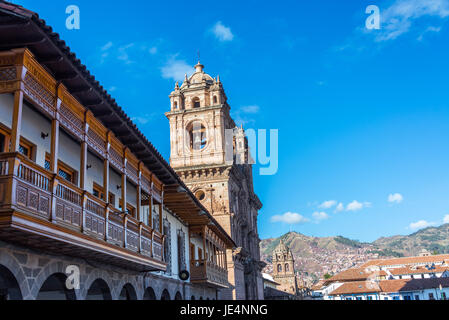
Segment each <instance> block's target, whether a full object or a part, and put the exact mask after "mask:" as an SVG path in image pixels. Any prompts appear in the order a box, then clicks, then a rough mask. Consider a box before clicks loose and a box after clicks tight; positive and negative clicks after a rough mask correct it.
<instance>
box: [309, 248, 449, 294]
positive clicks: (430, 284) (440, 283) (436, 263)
mask: <svg viewBox="0 0 449 320" xmlns="http://www.w3.org/2000/svg"><path fill="white" fill-rule="evenodd" d="M312 296H313V297H314V298H318V299H324V300H447V299H448V297H449V255H435V256H431V255H427V254H425V255H420V256H418V257H405V258H395V259H378V260H372V261H369V262H367V263H365V264H364V265H362V266H361V267H358V268H352V269H348V270H345V271H343V272H340V273H339V274H337V275H335V276H333V277H332V278H330V279H327V280H323V281H320V282H319V283H318V284H316V285H315V286H314V287H313V294H312Z"/></svg>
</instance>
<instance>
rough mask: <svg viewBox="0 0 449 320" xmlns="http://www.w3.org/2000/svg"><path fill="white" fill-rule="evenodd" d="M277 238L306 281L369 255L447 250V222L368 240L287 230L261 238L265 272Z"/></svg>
mask: <svg viewBox="0 0 449 320" xmlns="http://www.w3.org/2000/svg"><path fill="white" fill-rule="evenodd" d="M281 238H282V240H283V241H284V242H285V243H286V244H287V246H289V247H290V250H291V251H292V253H293V256H294V258H295V268H296V270H297V271H298V272H299V273H300V275H301V278H302V279H303V280H305V281H306V282H314V281H316V280H317V279H319V278H322V277H323V276H324V275H325V274H326V273H329V274H335V273H338V272H340V271H343V270H346V269H348V268H351V267H354V266H357V265H361V264H363V263H365V262H366V261H368V260H372V259H378V258H391V257H402V256H414V255H418V254H419V253H420V252H421V251H422V250H423V249H425V250H427V251H429V252H431V253H440V254H441V253H449V224H445V225H442V226H440V227H430V228H426V229H422V230H420V231H418V232H415V233H413V234H410V235H406V236H393V237H384V238H380V239H378V240H376V241H374V242H372V243H362V242H359V241H357V240H351V239H347V238H344V237H342V236H337V237H324V238H320V237H309V236H305V235H303V234H301V233H297V232H289V233H287V234H285V235H283V236H282V237H279V238H272V239H265V240H262V241H261V243H260V251H261V257H262V260H264V261H265V262H267V267H266V268H265V272H267V273H271V272H272V268H273V267H272V265H271V259H272V258H271V256H272V253H273V250H274V248H276V246H277V245H278V244H279V241H280V239H281Z"/></svg>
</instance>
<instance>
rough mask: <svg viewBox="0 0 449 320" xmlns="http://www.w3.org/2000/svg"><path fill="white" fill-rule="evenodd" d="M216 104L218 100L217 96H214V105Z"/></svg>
mask: <svg viewBox="0 0 449 320" xmlns="http://www.w3.org/2000/svg"><path fill="white" fill-rule="evenodd" d="M217 103H218V98H217V96H214V104H217Z"/></svg>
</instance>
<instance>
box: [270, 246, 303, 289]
mask: <svg viewBox="0 0 449 320" xmlns="http://www.w3.org/2000/svg"><path fill="white" fill-rule="evenodd" d="M273 279H274V281H276V282H278V283H280V285H279V286H278V288H277V289H278V290H281V291H284V292H287V293H290V294H293V295H296V294H297V293H298V284H297V281H296V275H295V260H294V259H293V254H292V252H291V251H290V249H289V248H287V246H286V245H285V244H284V242H283V241H282V240H281V241H280V243H279V245H278V246H277V247H276V249H275V250H274V252H273Z"/></svg>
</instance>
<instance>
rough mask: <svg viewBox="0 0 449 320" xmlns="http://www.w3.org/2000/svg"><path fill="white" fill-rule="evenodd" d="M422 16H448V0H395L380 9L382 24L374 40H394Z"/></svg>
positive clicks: (408, 29)
mask: <svg viewBox="0 0 449 320" xmlns="http://www.w3.org/2000/svg"><path fill="white" fill-rule="evenodd" d="M424 16H433V17H438V18H441V19H443V18H446V17H448V16H449V0H396V1H395V2H394V3H393V4H392V5H391V6H390V7H388V8H387V9H385V10H382V11H381V21H382V26H381V30H380V32H379V33H378V34H377V36H376V38H375V40H376V41H378V42H381V41H388V40H394V39H396V38H398V37H399V36H401V35H403V34H405V33H407V32H408V31H410V29H411V27H412V25H413V24H414V23H415V21H416V20H417V19H419V18H422V17H424Z"/></svg>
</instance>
